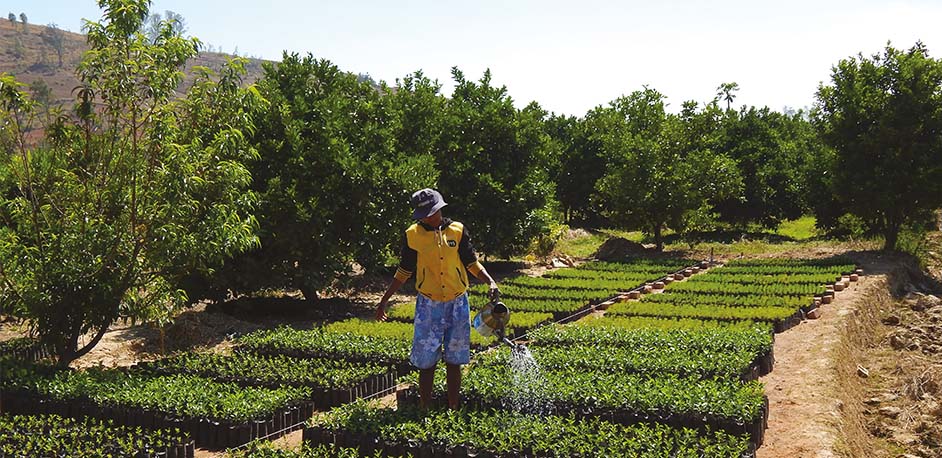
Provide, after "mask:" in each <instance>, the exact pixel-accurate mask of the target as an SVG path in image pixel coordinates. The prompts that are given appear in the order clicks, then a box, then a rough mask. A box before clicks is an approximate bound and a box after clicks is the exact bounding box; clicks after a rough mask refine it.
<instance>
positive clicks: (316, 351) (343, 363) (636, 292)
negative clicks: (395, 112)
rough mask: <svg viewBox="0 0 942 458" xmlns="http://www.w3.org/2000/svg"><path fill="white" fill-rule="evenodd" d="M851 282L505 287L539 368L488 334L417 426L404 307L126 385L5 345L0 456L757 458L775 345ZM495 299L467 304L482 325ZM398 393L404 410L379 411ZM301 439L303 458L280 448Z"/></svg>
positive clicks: (657, 267)
mask: <svg viewBox="0 0 942 458" xmlns="http://www.w3.org/2000/svg"><path fill="white" fill-rule="evenodd" d="M855 270H856V266H855V265H854V263H853V262H850V261H849V260H847V259H843V258H834V259H827V260H808V261H794V260H762V261H733V262H730V263H728V264H726V265H723V266H710V265H709V263H700V262H696V261H692V260H685V259H670V260H626V261H625V262H620V263H612V262H589V263H586V264H584V265H581V266H579V267H576V268H566V269H560V270H556V271H553V272H550V273H547V274H546V275H544V276H542V277H517V278H513V279H508V280H506V281H505V282H503V283H502V285H501V290H502V292H503V293H504V294H503V300H504V302H505V303H507V305H508V306H509V307H510V308H511V310H512V319H511V324H510V325H509V327H510V332H509V335H512V336H515V339H516V340H517V341H519V342H524V343H525V344H526V350H525V353H526V355H525V356H526V357H527V359H526V361H527V362H528V365H526V366H521V365H520V361H521V360H520V357H521V356H520V354H519V352H512V351H511V350H510V349H509V348H508V347H506V346H498V345H496V344H495V342H494V341H493V339H492V338H483V337H481V336H479V335H476V334H473V335H474V338H473V341H472V352H473V354H472V362H471V364H469V365H468V366H466V367H465V373H464V377H463V383H462V391H461V397H462V400H463V406H462V408H461V409H460V410H457V411H448V410H445V409H443V408H441V407H433V408H432V409H431V410H430V411H427V412H423V411H420V410H419V409H418V408H417V399H418V392H417V388H416V386H415V385H414V382H415V381H416V380H417V373H416V372H415V371H414V370H413V369H412V368H411V366H410V365H409V362H408V357H409V350H410V345H411V340H412V324H411V322H410V321H411V320H412V318H413V316H414V312H415V310H414V305H413V304H409V303H403V304H398V305H396V306H395V307H393V308H391V309H390V312H389V316H390V319H391V320H390V321H387V322H376V321H371V320H361V319H356V318H354V319H346V320H342V321H335V322H331V323H328V324H325V325H322V326H317V327H313V328H308V329H295V328H291V327H286V326H283V327H278V328H273V329H267V330H261V331H257V332H253V333H250V334H247V335H244V336H241V337H240V338H239V339H238V340H237V342H236V346H235V348H233V351H232V352H230V353H229V354H207V353H198V352H192V351H190V352H184V353H178V354H175V355H172V356H169V357H166V358H163V359H160V360H157V361H153V362H147V363H139V364H137V365H135V366H133V367H130V368H124V369H105V368H95V369H86V370H81V371H79V370H71V369H60V368H57V367H54V366H52V365H50V364H49V363H47V362H46V361H47V360H46V357H47V356H48V351H47V350H46V349H43V348H41V347H39V346H37V345H36V344H35V343H34V342H31V341H29V340H16V341H10V342H7V343H5V344H3V345H2V346H0V354H2V355H3V356H2V357H0V389H2V395H0V402H2V406H3V412H5V413H8V414H13V415H4V416H2V417H0V431H2V432H3V435H2V437H3V439H2V440H0V452H6V453H9V451H11V450H35V451H36V453H38V454H40V455H41V454H43V453H45V452H44V450H63V449H65V450H68V451H69V452H68V453H67V454H70V455H73V456H81V455H83V454H84V453H85V451H86V450H108V451H114V452H113V453H114V455H116V456H125V455H127V453H126V452H124V450H131V449H133V450H140V451H141V452H140V453H139V454H136V455H134V456H147V457H150V456H154V457H157V456H179V457H189V456H194V448H195V447H199V448H208V449H216V450H221V449H226V448H233V449H232V450H230V451H229V452H228V453H229V455H231V456H233V457H240V458H249V457H269V456H281V457H291V456H297V457H317V456H351V457H352V456H456V457H457V456H478V457H481V456H493V457H498V456H499V457H507V456H519V457H524V456H652V457H653V456H690V457H694V456H723V457H750V456H753V455H754V454H755V450H756V448H757V447H760V446H761V445H762V442H763V437H764V433H765V429H766V426H767V421H768V415H769V403H768V399H767V397H766V396H765V394H764V388H763V386H762V384H761V383H760V382H758V381H757V379H758V378H759V377H760V376H761V375H764V374H767V373H769V372H770V371H772V370H773V365H774V355H773V341H774V335H775V333H776V332H784V331H786V330H787V329H788V327H789V326H792V325H794V323H795V322H797V321H800V320H801V319H802V318H803V317H804V316H805V314H806V313H809V312H811V311H812V310H813V309H814V308H815V307H817V306H819V305H821V304H823V303H826V302H829V299H830V298H833V295H834V294H835V290H840V289H841V288H842V287H843V286H844V285H845V284H847V283H848V282H849V281H851V277H850V276H851V275H852V274H853V279H854V280H856V278H857V274H856V273H855ZM835 285H837V286H835ZM485 294H486V291H485V290H484V289H481V288H480V287H474V288H472V290H471V303H472V309H473V310H476V309H479V308H480V307H481V306H482V305H484V304H485V303H486V301H487V299H486V297H485ZM592 311H595V312H597V313H592V314H590V313H588V312H592ZM600 315H601V316H600ZM441 369H442V370H441V373H439V374H437V376H436V384H435V389H434V391H435V395H436V397H437V398H438V399H442V398H444V395H445V391H446V387H445V376H444V368H443V367H441ZM393 393H395V394H396V396H395V400H396V402H395V407H393V406H391V405H390V403H389V402H386V403H384V404H383V406H381V405H379V404H376V403H373V402H371V401H370V399H374V398H377V397H380V396H383V395H391V394H393ZM437 404H443V403H441V402H439V403H437ZM315 411H319V412H322V413H321V414H318V415H316V416H315V415H313V414H314V412H315ZM302 428H303V429H304V432H303V439H304V441H303V442H304V445H303V448H302V450H300V451H295V452H288V451H279V450H276V449H273V448H272V446H271V445H265V444H266V442H267V441H268V440H271V439H274V438H277V437H280V436H282V435H284V434H286V433H288V432H290V431H292V430H297V429H302ZM78 430H81V431H82V433H81V434H76V433H75V431H78ZM36 431H61V432H62V434H61V435H58V434H57V435H55V437H69V438H72V439H69V441H68V442H67V443H66V442H56V441H52V440H51V439H50V438H49V437H47V436H44V435H43V434H35V432H36ZM77 436H80V437H77ZM128 456H129V455H128Z"/></svg>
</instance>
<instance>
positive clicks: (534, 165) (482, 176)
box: [435, 68, 556, 257]
mask: <svg viewBox="0 0 942 458" xmlns="http://www.w3.org/2000/svg"><path fill="white" fill-rule="evenodd" d="M452 76H453V77H454V79H455V84H456V87H455V90H454V93H453V95H452V97H451V99H449V100H448V103H447V106H446V116H447V119H446V124H445V129H444V134H443V136H442V139H441V142H440V146H439V147H438V148H436V149H435V156H436V161H437V164H438V167H439V170H440V180H439V188H440V190H441V192H442V193H443V194H444V196H445V200H446V201H447V202H449V204H450V207H449V210H448V212H449V213H448V214H449V215H452V216H456V217H458V218H459V219H461V220H462V221H464V222H466V223H468V225H469V227H470V228H471V230H472V231H473V232H472V233H473V234H475V237H476V242H475V247H477V248H479V249H480V250H482V251H483V252H485V253H487V254H495V255H497V256H502V257H508V256H511V255H515V254H520V253H523V252H525V251H526V250H527V248H528V247H529V246H530V243H531V242H532V241H533V239H534V238H535V237H537V236H540V235H542V234H546V233H548V232H549V229H550V226H551V224H552V222H553V221H554V219H555V215H554V214H553V211H554V207H555V205H556V203H555V198H554V196H553V182H552V181H551V179H550V177H549V173H550V171H549V166H548V164H549V160H550V155H549V145H548V142H549V138H548V136H547V135H546V132H545V131H544V127H543V121H544V119H545V118H546V115H547V113H546V112H545V111H544V110H543V109H542V108H540V107H539V106H538V105H537V104H535V103H531V104H529V105H527V106H526V107H524V108H523V109H519V110H518V109H517V108H515V107H514V105H513V99H511V98H510V96H509V95H508V94H507V88H506V87H496V86H493V85H492V84H491V73H490V71H487V72H485V73H484V76H483V77H482V78H481V80H480V81H478V82H474V81H471V80H468V79H466V78H465V76H464V74H463V73H461V71H459V70H458V69H457V68H455V69H452Z"/></svg>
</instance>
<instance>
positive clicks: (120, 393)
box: [0, 360, 311, 423]
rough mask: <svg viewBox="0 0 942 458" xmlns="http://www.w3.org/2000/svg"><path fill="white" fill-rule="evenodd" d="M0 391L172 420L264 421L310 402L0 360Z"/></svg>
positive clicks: (229, 387) (290, 393) (284, 391)
mask: <svg viewBox="0 0 942 458" xmlns="http://www.w3.org/2000/svg"><path fill="white" fill-rule="evenodd" d="M0 368H2V369H3V371H2V376H0V387H2V388H3V389H5V390H7V389H14V390H24V391H27V392H30V393H34V394H37V395H39V396H42V397H47V398H50V399H55V400H61V401H68V400H78V399H88V400H90V401H91V402H93V403H95V404H97V405H100V406H103V405H108V406H122V407H137V408H143V409H148V410H155V411H159V412H162V413H164V414H167V415H171V416H174V417H176V418H193V419H199V418H206V419H211V420H216V421H221V422H235V423H243V422H247V421H251V420H265V419H266V418H271V416H272V415H274V413H275V412H276V411H278V410H280V409H283V408H285V407H288V406H291V405H295V404H297V403H299V402H301V401H303V400H305V399H308V398H310V396H311V390H310V389H307V388H292V387H279V388H276V389H271V388H252V387H250V388H242V387H239V386H238V385H235V384H232V383H220V382H215V381H213V380H211V379H207V378H202V377H195V376H189V375H169V376H152V375H150V374H145V373H143V372H140V371H130V372H125V371H121V370H115V369H110V370H109V369H100V368H95V369H88V370H84V371H70V370H63V371H57V372H52V373H48V372H47V371H44V370H42V368H41V367H37V366H33V365H28V364H22V363H12V362H10V361H6V360H0Z"/></svg>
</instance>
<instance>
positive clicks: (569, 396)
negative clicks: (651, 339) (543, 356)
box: [436, 365, 764, 424]
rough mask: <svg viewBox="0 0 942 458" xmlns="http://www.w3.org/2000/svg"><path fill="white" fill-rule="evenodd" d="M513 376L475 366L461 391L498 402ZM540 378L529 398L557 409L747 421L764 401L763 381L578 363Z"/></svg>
mask: <svg viewBox="0 0 942 458" xmlns="http://www.w3.org/2000/svg"><path fill="white" fill-rule="evenodd" d="M514 377H515V374H514V371H513V369H512V368H511V367H510V366H507V365H504V366H491V365H481V366H479V365H471V366H469V370H468V371H467V374H465V375H464V377H463V378H462V382H461V383H462V384H461V392H462V394H463V395H464V396H465V398H466V399H468V400H469V402H471V403H474V404H478V405H482V406H490V407H496V406H500V405H502V401H503V400H506V399H512V397H513V395H514V390H515V389H516V388H517V387H516V386H515V384H514ZM540 377H541V378H542V379H541V380H540V383H539V384H537V385H536V386H534V387H532V390H530V391H531V392H529V393H527V394H528V396H531V397H532V398H534V399H539V400H542V401H545V402H546V403H547V405H549V406H550V407H551V408H552V409H553V410H555V411H559V412H563V411H567V410H573V411H577V412H591V411H596V412H620V413H624V414H628V413H638V414H641V413H646V414H648V415H652V416H654V417H655V418H658V417H660V418H670V417H684V418H688V419H701V420H702V419H703V418H712V419H715V420H718V421H721V422H727V423H729V424H733V423H738V424H747V423H751V422H754V421H757V420H758V419H759V418H760V417H761V414H762V409H763V405H764V400H763V393H762V385H761V384H760V383H758V382H755V381H753V382H745V383H742V382H739V381H728V380H723V379H702V380H701V379H699V378H696V377H694V378H691V377H681V376H677V375H674V374H670V373H662V374H632V373H608V372H600V371H587V370H585V369H583V368H580V367H574V366H568V367H564V368H560V369H557V370H541V371H540ZM440 378H442V379H443V378H444V377H440ZM443 388H444V386H442V384H441V383H440V384H438V386H436V390H439V391H443Z"/></svg>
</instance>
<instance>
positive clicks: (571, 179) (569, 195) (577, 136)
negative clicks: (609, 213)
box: [546, 109, 608, 226]
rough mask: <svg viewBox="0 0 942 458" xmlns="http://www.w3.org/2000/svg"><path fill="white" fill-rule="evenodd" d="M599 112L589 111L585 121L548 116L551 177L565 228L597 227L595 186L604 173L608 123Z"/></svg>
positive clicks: (569, 117) (583, 119)
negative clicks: (552, 156)
mask: <svg viewBox="0 0 942 458" xmlns="http://www.w3.org/2000/svg"><path fill="white" fill-rule="evenodd" d="M604 113H605V111H604V110H603V109H593V110H591V111H589V113H587V114H586V116H585V118H581V119H580V118H575V117H572V116H551V117H550V118H549V119H547V120H546V130H547V132H548V133H549V136H550V138H551V139H552V142H553V144H554V150H555V151H554V152H555V160H553V161H551V163H550V164H551V165H552V166H553V168H552V169H551V176H552V177H553V178H554V181H555V182H556V196H557V198H558V199H559V203H560V206H561V209H562V211H563V216H564V218H565V220H566V222H567V223H569V224H573V223H575V224H585V225H589V226H599V225H601V223H602V221H601V216H602V212H601V208H599V206H598V200H597V199H593V196H594V195H595V192H596V191H595V184H596V182H597V181H598V180H599V178H601V177H602V175H603V174H604V173H605V166H606V163H605V158H604V157H603V155H602V144H603V138H604V136H605V132H606V127H607V124H606V123H607V122H608V119H607V118H606V116H605V115H604Z"/></svg>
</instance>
